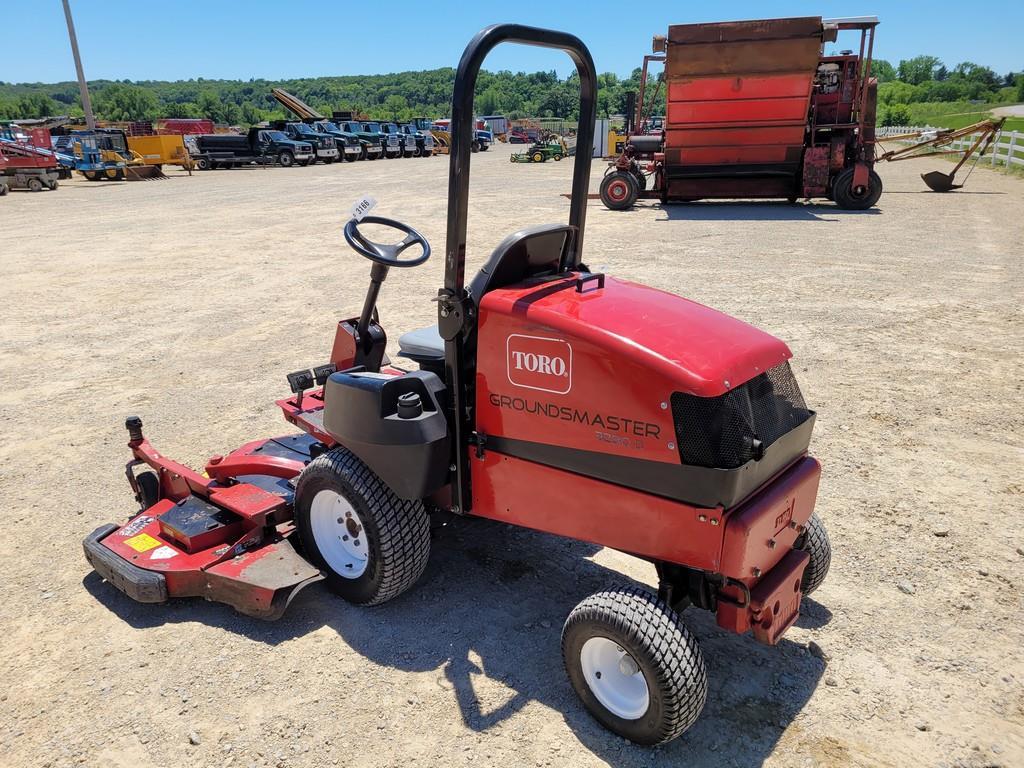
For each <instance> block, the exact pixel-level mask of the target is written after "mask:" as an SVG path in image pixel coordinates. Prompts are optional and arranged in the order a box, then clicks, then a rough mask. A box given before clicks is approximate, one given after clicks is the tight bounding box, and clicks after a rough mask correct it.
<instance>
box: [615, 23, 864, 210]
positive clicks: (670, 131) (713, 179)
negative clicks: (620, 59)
mask: <svg viewBox="0 0 1024 768" xmlns="http://www.w3.org/2000/svg"><path fill="white" fill-rule="evenodd" d="M877 24H878V20H877V19H875V18H873V17H870V18H869V17H862V18H856V19H834V20H828V21H823V20H822V19H821V18H820V17H803V18H792V19H770V20H764V21H737V22H724V23H716V24H685V25H674V26H671V27H669V30H668V35H667V36H664V37H663V36H657V37H655V38H654V45H653V49H654V51H655V55H652V56H646V57H645V58H644V70H643V71H644V77H643V79H642V81H641V86H640V98H639V101H640V104H641V115H640V119H638V120H637V124H638V125H642V124H643V114H642V111H643V106H642V105H643V104H644V92H645V89H647V67H648V64H649V63H650V62H652V61H655V62H664V66H665V74H664V82H665V86H666V88H667V94H666V96H667V98H666V116H665V130H664V131H663V133H662V134H661V135H633V136H630V137H629V140H628V141H627V143H626V145H625V148H624V150H623V152H622V154H621V155H620V156H619V157H618V158H617V160H616V162H615V163H614V164H613V165H612V166H611V167H610V168H609V172H608V174H607V175H606V176H605V179H604V181H603V183H602V185H601V199H602V200H603V201H604V203H605V205H606V206H607V207H609V208H612V209H616V210H621V209H625V208H629V207H631V206H632V205H633V203H634V202H635V201H636V200H637V199H638V198H654V199H658V200H660V201H661V202H687V201H693V200H698V199H701V198H785V199H789V200H791V201H795V200H797V199H799V198H816V197H817V198H820V197H827V198H829V199H832V200H835V202H836V203H837V204H838V205H839V206H840V207H843V208H850V209H864V208H870V207H871V206H872V205H874V204H875V203H876V202H877V201H878V198H879V196H880V195H881V193H882V182H881V179H879V178H878V176H877V175H876V174H875V173H874V171H873V170H872V165H873V160H874V143H875V125H874V124H875V103H876V90H877V82H876V80H875V79H874V78H872V77H871V50H872V45H873V41H874V29H875V27H876V26H877ZM843 30H855V31H859V32H860V50H859V51H858V52H853V51H842V52H841V53H840V54H839V55H834V56H826V55H824V46H825V44H826V43H829V42H834V41H836V39H837V36H838V33H839V32H840V31H843ZM657 87H658V88H659V89H660V87H661V83H660V82H659V83H658V85H657Z"/></svg>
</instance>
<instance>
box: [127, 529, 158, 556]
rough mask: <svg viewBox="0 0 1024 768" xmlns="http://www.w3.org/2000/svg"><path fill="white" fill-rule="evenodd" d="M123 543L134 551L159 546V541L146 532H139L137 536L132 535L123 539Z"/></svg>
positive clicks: (142, 550) (143, 550)
mask: <svg viewBox="0 0 1024 768" xmlns="http://www.w3.org/2000/svg"><path fill="white" fill-rule="evenodd" d="M124 543H125V544H127V545H128V546H129V547H131V548H132V549H134V550H135V551H136V552H145V551H147V550H150V549H152V548H153V547H159V546H160V542H159V541H157V540H156V539H154V538H153V537H152V536H150V535H149V534H148V533H140V534H139V535H138V536H132V538H130V539H125V542H124Z"/></svg>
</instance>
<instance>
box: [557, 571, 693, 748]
mask: <svg viewBox="0 0 1024 768" xmlns="http://www.w3.org/2000/svg"><path fill="white" fill-rule="evenodd" d="M562 658H563V659H564V661H565V668H566V671H567V672H568V674H569V681H570V682H571V683H572V687H573V688H574V689H575V691H576V693H577V695H579V697H580V698H581V699H582V700H583V704H584V706H585V707H586V708H587V710H588V711H589V712H590V714H591V715H593V716H594V717H595V718H596V719H597V721H598V722H600V723H601V724H602V725H603V726H605V727H606V728H608V729H609V730H611V731H613V732H615V733H617V734H619V735H620V736H622V737H624V738H627V739H629V740H630V741H633V742H636V743H637V744H645V745H654V744H663V743H665V742H667V741H671V740H672V739H674V738H676V737H677V736H679V735H680V734H681V733H683V731H685V730H686V729H688V728H689V727H690V726H691V725H693V724H694V722H696V720H697V718H698V717H699V716H700V713H701V710H703V709H704V701H705V699H706V698H707V689H708V681H707V671H706V670H705V667H704V657H703V656H702V655H701V652H700V648H699V647H698V646H697V641H696V640H695V639H694V638H693V636H692V635H691V634H690V632H689V630H688V629H687V628H686V626H685V625H684V624H683V622H682V621H681V620H680V618H679V616H678V614H676V612H675V611H673V610H672V609H671V608H669V607H668V606H667V605H666V604H665V603H664V602H663V601H662V600H659V599H658V598H657V597H655V596H654V595H652V594H650V593H649V592H646V591H644V590H642V589H635V588H629V589H613V590H607V591H604V592H598V593H597V594H595V595H591V596H590V597H588V598H587V599H586V600H584V601H583V602H581V603H580V604H579V605H577V606H576V607H575V608H574V609H573V611H572V613H570V614H569V618H568V619H566V621H565V627H564V628H563V630H562Z"/></svg>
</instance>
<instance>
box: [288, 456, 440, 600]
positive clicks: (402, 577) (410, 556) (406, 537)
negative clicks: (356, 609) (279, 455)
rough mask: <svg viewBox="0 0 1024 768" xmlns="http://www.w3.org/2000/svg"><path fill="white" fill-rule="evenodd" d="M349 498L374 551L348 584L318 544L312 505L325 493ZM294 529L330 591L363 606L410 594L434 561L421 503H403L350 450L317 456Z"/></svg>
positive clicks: (306, 476)
mask: <svg viewBox="0 0 1024 768" xmlns="http://www.w3.org/2000/svg"><path fill="white" fill-rule="evenodd" d="M325 489H329V490H333V491H335V492H337V493H339V494H341V495H342V496H344V497H345V498H346V499H347V500H348V502H349V503H350V504H351V505H352V507H353V508H354V509H355V510H356V512H357V513H358V515H359V518H360V520H361V521H362V524H363V532H364V534H365V536H366V543H367V545H368V548H369V556H368V560H367V564H366V570H365V571H364V572H363V574H362V575H361V576H359V577H358V578H355V579H347V578H345V577H344V576H342V575H340V574H338V573H336V572H335V571H334V570H332V569H331V567H330V566H329V565H328V564H327V561H326V560H325V559H324V557H323V555H321V554H320V550H319V549H318V548H317V545H316V541H315V539H314V538H313V532H312V527H311V525H310V518H309V515H310V505H311V504H312V502H313V497H314V496H316V494H317V493H319V492H320V491H322V490H325ZM295 525H296V527H297V528H298V534H299V540H300V541H301V542H302V545H303V550H304V551H305V553H306V556H307V557H308V558H309V559H310V561H311V562H312V563H313V564H314V565H316V567H317V568H319V569H320V570H321V571H322V572H323V574H324V576H325V577H326V583H327V586H328V587H329V588H330V589H331V591H333V592H335V593H336V594H338V595H340V596H341V597H342V598H344V599H345V600H348V601H349V602H351V603H356V604H358V605H377V604H379V603H383V602H386V601H388V600H391V599H392V598H395V597H398V595H400V594H402V593H403V592H405V591H406V590H407V589H409V588H410V587H411V586H412V585H413V584H415V583H416V580H417V579H419V577H420V576H422V575H423V571H424V569H425V568H426V567H427V559H428V558H429V557H430V520H429V517H428V516H427V510H426V507H424V506H423V502H422V501H419V500H415V501H406V500H403V499H400V498H398V497H397V496H396V495H395V494H394V493H393V492H392V491H391V489H390V488H388V486H387V485H385V484H384V482H383V481H382V480H381V479H380V478H379V477H377V475H375V474H374V473H373V472H372V471H371V470H370V468H369V467H367V466H366V465H365V464H363V462H362V461H360V460H359V459H358V458H357V457H356V456H355V455H353V454H351V453H349V452H348V451H347V450H346V449H345V448H342V447H338V448H334V449H333V450H330V451H328V452H327V453H325V454H323V455H321V456H318V457H317V458H316V459H314V460H313V461H312V462H310V463H309V464H308V465H307V466H306V468H305V469H304V470H303V471H302V474H301V475H300V476H299V482H298V484H297V485H296V487H295Z"/></svg>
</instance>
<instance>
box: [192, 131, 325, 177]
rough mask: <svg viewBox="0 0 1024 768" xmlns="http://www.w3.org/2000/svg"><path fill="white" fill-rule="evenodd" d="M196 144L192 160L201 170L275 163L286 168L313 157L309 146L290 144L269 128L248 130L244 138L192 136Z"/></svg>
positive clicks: (302, 143)
mask: <svg viewBox="0 0 1024 768" xmlns="http://www.w3.org/2000/svg"><path fill="white" fill-rule="evenodd" d="M195 144H196V150H197V152H196V154H194V155H192V159H193V160H195V163H196V168H198V169H199V170H201V171H205V170H207V169H208V168H221V167H223V168H233V167H234V166H236V165H247V164H249V163H273V162H275V161H276V162H278V163H280V164H281V165H283V166H284V167H286V168H287V167H289V166H292V165H295V163H296V162H300V163H304V164H305V163H308V162H309V161H310V159H311V158H312V157H313V145H312V144H310V143H308V142H305V141H293V140H292V139H289V138H288V137H287V136H286V135H285V134H284V133H282V132H281V131H275V130H271V129H270V128H250V129H249V133H248V135H246V136H239V135H237V134H232V133H211V134H203V135H199V136H196V137H195Z"/></svg>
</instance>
